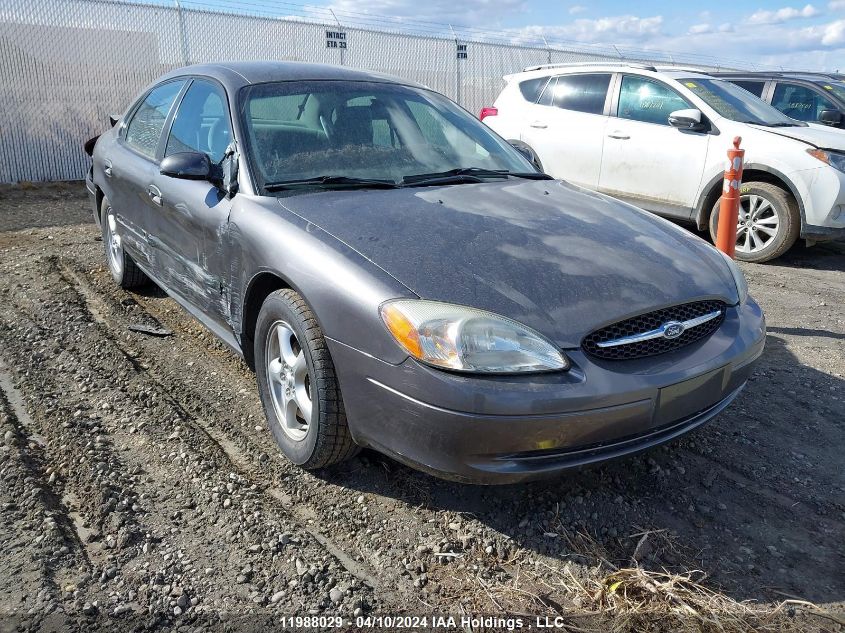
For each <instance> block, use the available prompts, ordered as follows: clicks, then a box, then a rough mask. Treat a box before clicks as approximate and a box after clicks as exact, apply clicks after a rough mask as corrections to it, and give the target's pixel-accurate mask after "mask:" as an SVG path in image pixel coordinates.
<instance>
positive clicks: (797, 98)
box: [772, 82, 837, 121]
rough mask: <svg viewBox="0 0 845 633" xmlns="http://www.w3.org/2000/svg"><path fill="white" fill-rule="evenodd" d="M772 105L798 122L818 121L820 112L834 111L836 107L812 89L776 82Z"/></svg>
mask: <svg viewBox="0 0 845 633" xmlns="http://www.w3.org/2000/svg"><path fill="white" fill-rule="evenodd" d="M772 105H773V106H775V107H776V108H777V109H778V110H780V111H781V112H783V113H784V114H785V115H786V116H788V117H791V118H793V119H797V120H799V121H818V119H819V115H820V114H821V113H822V110H836V109H837V108H836V106H835V105H833V103H831V102H830V101H828V100H827V99H825V98H824V97H823V96H822V95H820V94H819V93H817V92H816V91H815V90H813V89H812V88H807V87H805V86H799V85H796V84H785V83H782V82H778V84H777V86H776V87H775V94H774V95H773V96H772Z"/></svg>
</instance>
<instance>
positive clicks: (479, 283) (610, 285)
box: [280, 180, 736, 347]
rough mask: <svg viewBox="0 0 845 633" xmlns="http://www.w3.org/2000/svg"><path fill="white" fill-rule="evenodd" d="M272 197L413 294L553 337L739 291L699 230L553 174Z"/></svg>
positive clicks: (565, 343)
mask: <svg viewBox="0 0 845 633" xmlns="http://www.w3.org/2000/svg"><path fill="white" fill-rule="evenodd" d="M280 203H281V204H282V206H283V207H285V208H287V209H288V210H289V211H291V212H293V213H295V214H297V215H299V216H301V217H302V218H303V219H305V220H307V221H308V222H311V223H313V224H315V225H317V226H319V227H320V228H321V229H323V230H324V231H326V232H328V233H330V234H331V235H332V236H334V237H335V238H336V239H338V240H341V241H342V242H344V243H345V244H346V245H348V246H349V247H351V248H353V249H355V250H357V251H358V252H359V253H361V254H362V255H363V256H364V257H366V258H368V259H369V260H371V261H372V262H373V263H374V264H376V265H377V266H379V267H380V268H382V269H383V270H385V271H386V272H387V273H389V274H390V275H392V276H393V277H395V278H396V279H397V280H398V281H399V282H401V283H402V284H403V285H405V286H406V287H407V288H408V289H409V290H411V291H412V292H413V293H415V294H416V295H418V296H419V297H422V298H424V299H431V300H437V301H446V302H451V303H457V304H462V305H469V306H474V307H477V308H482V309H485V310H489V311H491V312H495V313H497V314H501V315H504V316H507V317H510V318H512V319H515V320H517V321H520V322H522V323H524V324H525V325H528V326H530V327H533V328H534V329H536V330H537V331H539V332H542V333H543V334H545V335H546V336H548V337H549V338H551V339H552V340H553V341H555V343H557V344H558V345H560V346H561V347H577V346H578V345H580V342H581V339H582V338H583V336H584V335H585V334H587V333H589V332H591V331H592V330H594V329H595V328H597V327H599V326H602V325H606V324H608V323H612V322H614V321H617V320H619V319H622V318H626V317H629V316H632V315H635V314H639V313H643V312H647V311H650V310H653V309H657V308H661V307H665V306H667V305H673V304H677V303H682V302H686V301H691V300H696V299H702V298H722V299H724V300H726V301H728V302H729V303H735V302H736V285H735V283H734V281H733V277H732V275H731V273H730V271H729V269H728V267H727V265H726V264H725V262H724V261H723V260H722V257H721V255H719V253H718V252H717V251H715V250H714V249H713V248H712V247H711V246H710V245H708V244H707V243H705V242H704V241H703V240H701V239H699V238H697V237H695V236H693V235H691V234H690V233H688V232H687V231H685V230H683V229H681V228H679V227H676V226H675V225H673V224H671V223H669V222H668V221H666V220H663V219H661V218H657V217H655V216H652V215H650V214H648V213H646V212H645V211H642V210H640V209H637V208H636V207H633V206H631V205H628V204H625V203H622V202H619V201H617V200H614V199H612V198H609V197H607V196H604V195H601V194H598V193H593V192H588V191H585V190H582V189H579V188H577V187H574V186H572V185H569V184H567V183H563V182H559V181H529V180H508V181H503V182H486V183H480V184H464V185H453V186H447V187H425V188H407V189H395V190H371V191H360V190H359V191H327V192H319V193H309V194H300V195H294V196H289V197H285V198H282V199H280Z"/></svg>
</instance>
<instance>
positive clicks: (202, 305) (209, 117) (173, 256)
mask: <svg viewBox="0 0 845 633" xmlns="http://www.w3.org/2000/svg"><path fill="white" fill-rule="evenodd" d="M231 141H232V121H231V116H230V113H229V106H228V103H227V99H226V93H225V91H224V90H223V87H222V86H221V85H219V84H218V83H217V82H215V81H213V80H211V79H204V78H203V79H199V78H197V79H193V80H192V81H191V83H190V85H189V86H188V89H187V90H186V91H185V93H184V96H183V97H182V99H181V101H180V103H179V105H178V108H177V109H176V113H175V114H174V116H173V120H172V122H171V124H170V129H169V132H168V134H167V137H166V140H165V142H164V149H163V153H162V154H163V155H162V157H166V156H170V155H171V154H176V153H178V152H202V153H204V154H206V155H207V156H208V157H209V159H211V162H212V163H215V164H218V165H219V164H220V163H221V162H222V161H223V159H224V155H225V153H226V149H227V147H228V146H229V143H230V142H231ZM149 184H150V185H151V186H152V187H153V189H154V190H155V191H156V192H157V193H158V195H159V198H158V200H157V203H156V206H155V214H156V222H155V236H154V242H155V246H156V250H157V251H158V252H159V256H160V258H161V261H162V263H163V264H164V265H163V266H162V269H161V273H160V280H161V282H162V283H163V284H164V285H165V286H166V287H167V290H168V292H172V293H173V294H175V295H177V296H178V297H179V298H181V299H183V300H184V301H186V302H187V303H189V304H191V305H193V306H194V307H196V308H197V309H198V310H199V312H201V313H202V314H203V315H204V316H206V317H208V318H209V319H211V320H212V321H214V322H215V323H216V324H218V325H221V326H223V327H226V323H227V321H226V313H227V309H226V308H225V303H224V301H223V293H224V290H225V289H224V286H223V271H224V269H228V266H229V262H228V261H227V252H228V249H227V247H226V243H225V230H224V229H225V225H226V223H227V222H228V219H229V211H230V209H231V201H230V200H229V198H227V197H226V195H225V194H224V192H223V191H222V190H221V189H220V188H219V187H218V186H217V185H215V184H212V183H211V182H208V181H200V180H184V179H179V178H171V177H170V176H165V175H162V174H160V173H158V172H156V173H155V174H154V175H153V178H152V180H151V182H150V183H149Z"/></svg>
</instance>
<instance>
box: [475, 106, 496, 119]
mask: <svg viewBox="0 0 845 633" xmlns="http://www.w3.org/2000/svg"><path fill="white" fill-rule="evenodd" d="M497 114H499V109H498V108H481V112H479V114H478V120H479V121H483V120H484V119H486V118H487V117H488V116H496V115H497Z"/></svg>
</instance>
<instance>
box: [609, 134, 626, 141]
mask: <svg viewBox="0 0 845 633" xmlns="http://www.w3.org/2000/svg"><path fill="white" fill-rule="evenodd" d="M608 136H609V137H610V138H618V139H619V140H621V141H627V140H628V139H629V138H631V137H630V136H628V135H627V134H625V133H624V132H611V133H610V134H608Z"/></svg>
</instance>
